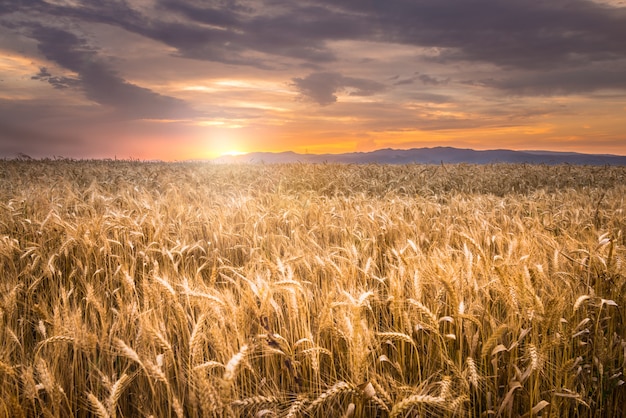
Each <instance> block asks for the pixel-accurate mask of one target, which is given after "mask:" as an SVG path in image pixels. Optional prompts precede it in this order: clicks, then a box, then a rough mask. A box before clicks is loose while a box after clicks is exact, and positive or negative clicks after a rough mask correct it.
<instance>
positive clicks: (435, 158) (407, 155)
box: [213, 147, 626, 165]
mask: <svg viewBox="0 0 626 418" xmlns="http://www.w3.org/2000/svg"><path fill="white" fill-rule="evenodd" d="M213 161H214V162H217V163H266V164H275V163H296V162H303V163H347V164H367V163H377V164H410V163H419V164H440V163H448V164H453V163H470V164H489V163H529V164H580V165H607V164H608V165H626V156H619V155H608V154H581V153H576V152H555V151H512V150H506V149H498V150H487V151H476V150H472V149H461V148H452V147H434V148H413V149H407V150H398V149H390V148H386V149H380V150H376V151H371V152H351V153H345V154H298V153H295V152H292V151H287V152H279V153H272V152H252V153H249V154H244V155H236V156H222V157H219V158H216V159H214V160H213Z"/></svg>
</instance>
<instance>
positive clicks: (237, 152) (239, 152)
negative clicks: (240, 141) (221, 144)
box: [222, 149, 247, 157]
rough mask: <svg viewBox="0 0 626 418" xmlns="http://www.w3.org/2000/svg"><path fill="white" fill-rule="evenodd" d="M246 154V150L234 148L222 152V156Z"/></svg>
mask: <svg viewBox="0 0 626 418" xmlns="http://www.w3.org/2000/svg"><path fill="white" fill-rule="evenodd" d="M244 154H247V153H246V152H243V151H239V150H236V149H233V150H230V151H226V152H225V153H223V154H222V156H229V157H236V156H238V155H244Z"/></svg>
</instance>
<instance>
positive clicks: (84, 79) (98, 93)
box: [31, 24, 194, 119]
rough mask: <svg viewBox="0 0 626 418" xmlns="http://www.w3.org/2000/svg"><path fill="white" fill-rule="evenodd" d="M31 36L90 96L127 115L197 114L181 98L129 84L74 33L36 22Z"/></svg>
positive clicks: (42, 75)
mask: <svg viewBox="0 0 626 418" xmlns="http://www.w3.org/2000/svg"><path fill="white" fill-rule="evenodd" d="M31 36H32V37H33V38H34V39H36V40H37V41H38V48H39V50H40V51H41V53H42V54H43V55H44V56H45V57H46V58H47V59H49V60H51V61H53V62H55V63H57V64H58V65H60V66H62V67H64V68H66V69H68V70H71V71H73V72H76V73H77V74H78V81H79V82H80V86H81V88H82V89H83V90H84V92H85V95H86V96H87V98H89V99H91V100H93V101H94V102H96V103H99V104H102V105H106V106H110V107H111V108H113V109H115V110H116V111H117V112H118V113H119V114H120V115H121V116H123V117H125V118H129V119H134V118H159V119H162V118H181V117H190V116H192V115H193V113H194V112H193V111H192V110H191V109H190V108H189V106H188V105H187V104H186V103H185V102H184V101H182V100H179V99H176V98H173V97H168V96H164V95H161V94H158V93H155V92H153V91H151V90H149V89H146V88H142V87H139V86H137V85H135V84H132V83H128V82H127V81H125V80H124V79H123V78H122V77H120V76H119V75H117V74H116V72H115V71H114V70H112V69H111V68H110V67H109V66H108V65H107V64H106V63H105V62H104V61H103V60H102V59H101V58H100V57H99V54H98V51H97V49H96V48H94V47H91V46H90V45H89V44H88V43H87V41H86V40H84V39H82V38H79V37H78V36H76V35H75V34H73V33H71V32H68V31H66V30H62V29H58V28H53V27H46V26H43V25H41V24H33V25H32V28H31ZM42 72H43V74H42ZM35 77H36V78H37V77H38V78H39V79H47V81H48V82H50V83H51V84H53V85H54V83H57V84H59V83H61V82H62V81H65V82H66V83H67V82H68V80H60V79H59V80H57V79H55V78H52V81H51V77H48V76H47V71H40V74H38V75H36V76H35Z"/></svg>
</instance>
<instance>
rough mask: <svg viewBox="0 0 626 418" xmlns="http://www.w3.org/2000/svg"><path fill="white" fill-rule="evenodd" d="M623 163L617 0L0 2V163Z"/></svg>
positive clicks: (625, 111)
mask: <svg viewBox="0 0 626 418" xmlns="http://www.w3.org/2000/svg"><path fill="white" fill-rule="evenodd" d="M432 146H455V147H462V148H474V149H495V148H508V149H517V150H523V149H534V150H536V149H543V150H556V151H579V152H592V153H612V154H620V155H626V1H618V0H315V1H308V0H298V1H296V0H212V1H211V0H209V1H200V0H196V1H194V0H133V1H123V0H115V1H103V0H46V1H37V0H21V1H20V0H8V1H7V0H0V158H1V157H14V156H16V155H17V154H18V153H25V154H28V155H30V156H32V157H35V158H40V157H53V156H63V157H71V158H114V157H117V158H138V159H162V160H184V159H196V158H197V159H205V158H213V157H217V156H219V155H221V154H224V153H227V152H250V151H287V150H292V151H296V152H302V153H305V152H308V153H339V152H352V151H371V150H374V149H379V148H415V147H432Z"/></svg>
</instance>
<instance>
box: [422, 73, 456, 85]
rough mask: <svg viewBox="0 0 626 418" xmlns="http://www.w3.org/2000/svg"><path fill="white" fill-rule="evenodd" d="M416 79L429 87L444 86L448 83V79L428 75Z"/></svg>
mask: <svg viewBox="0 0 626 418" xmlns="http://www.w3.org/2000/svg"><path fill="white" fill-rule="evenodd" d="M418 78H419V79H420V81H421V82H422V83H424V84H425V85H429V86H441V85H446V84H448V82H449V81H450V78H445V79H440V78H437V77H433V76H430V75H428V74H421V75H420V76H418Z"/></svg>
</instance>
